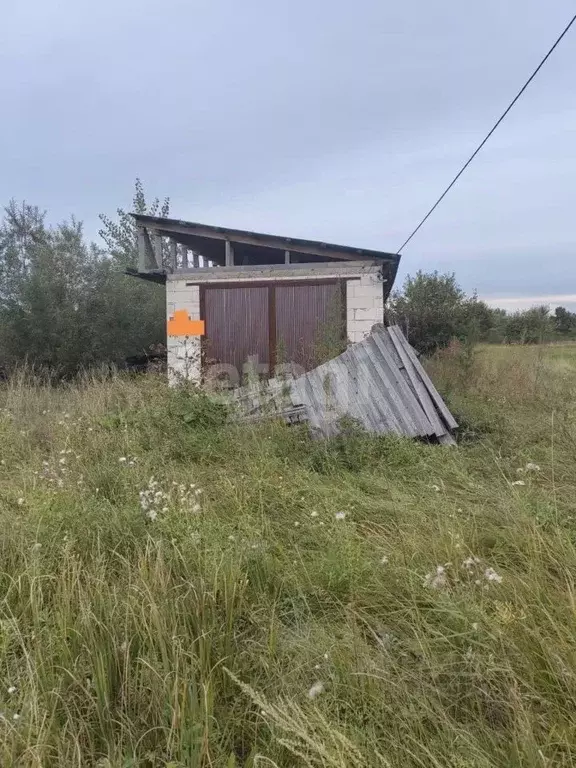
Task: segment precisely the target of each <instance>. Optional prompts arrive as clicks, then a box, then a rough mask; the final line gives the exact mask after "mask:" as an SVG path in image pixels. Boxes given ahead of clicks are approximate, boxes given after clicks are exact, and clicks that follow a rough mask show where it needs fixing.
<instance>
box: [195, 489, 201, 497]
mask: <svg viewBox="0 0 576 768" xmlns="http://www.w3.org/2000/svg"><path fill="white" fill-rule="evenodd" d="M194 493H195V495H196V496H200V494H201V493H202V488H196V490H195V491H194Z"/></svg>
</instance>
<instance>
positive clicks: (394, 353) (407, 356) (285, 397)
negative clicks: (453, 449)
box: [236, 326, 458, 444]
mask: <svg viewBox="0 0 576 768" xmlns="http://www.w3.org/2000/svg"><path fill="white" fill-rule="evenodd" d="M236 398H237V400H238V403H239V405H240V406H241V409H242V410H243V411H244V412H245V413H249V414H251V415H252V417H254V416H255V415H256V414H258V413H261V414H263V415H264V414H267V415H270V413H274V412H276V413H278V415H281V414H282V412H289V411H290V408H293V407H296V406H304V407H305V408H306V414H307V419H308V422H309V424H310V426H311V427H312V428H313V429H314V431H316V432H317V433H319V434H321V435H323V436H325V437H329V436H331V435H335V434H337V433H338V431H339V429H340V424H341V420H342V418H343V417H348V418H350V419H353V420H355V421H356V422H358V423H359V424H361V425H362V426H363V427H364V428H365V429H366V430H367V431H368V432H372V433H376V434H384V433H393V434H397V435H405V436H407V437H430V438H437V439H438V440H439V441H440V442H442V443H445V444H454V443H455V441H454V438H453V436H452V432H453V431H454V430H455V429H456V428H457V426H458V424H457V423H456V420H455V419H454V417H453V416H452V414H451V413H450V411H449V410H448V408H447V407H446V404H445V403H444V401H443V400H442V398H441V397H440V395H439V394H438V392H437V390H436V388H435V387H434V384H433V383H432V381H431V380H430V377H429V376H428V374H427V373H426V371H425V370H424V369H423V367H422V365H421V364H420V361H419V360H418V357H417V355H416V353H415V351H414V350H413V349H412V347H411V346H410V344H409V343H408V341H407V340H406V338H405V336H404V335H403V334H402V332H401V330H400V328H399V327H398V326H391V327H390V328H384V327H383V326H381V327H375V328H374V329H373V330H372V333H371V334H370V335H369V336H368V337H367V338H366V339H364V341H361V342H359V343H357V344H353V345H352V346H350V347H348V349H347V350H346V351H345V352H343V353H342V354H341V355H338V357H335V358H334V359H333V360H329V361H328V362H327V363H324V364H323V365H320V366H318V367H317V368H314V369H313V370H312V371H309V372H308V373H306V374H304V375H303V376H300V377H298V378H296V379H292V380H284V381H280V380H278V379H271V380H270V381H269V382H268V384H267V386H266V387H265V388H264V389H263V390H259V391H258V392H256V391H255V390H254V389H253V388H244V389H242V390H239V391H238V392H237V395H236Z"/></svg>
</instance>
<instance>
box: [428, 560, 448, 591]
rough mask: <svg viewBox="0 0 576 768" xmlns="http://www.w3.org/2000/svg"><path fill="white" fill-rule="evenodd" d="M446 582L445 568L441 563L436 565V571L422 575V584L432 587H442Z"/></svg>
mask: <svg viewBox="0 0 576 768" xmlns="http://www.w3.org/2000/svg"><path fill="white" fill-rule="evenodd" d="M447 584H448V579H447V578H446V568H445V567H444V566H443V565H437V566H436V573H427V574H426V576H425V577H424V586H425V587H431V588H432V589H443V588H444V587H445V586H446V585H447Z"/></svg>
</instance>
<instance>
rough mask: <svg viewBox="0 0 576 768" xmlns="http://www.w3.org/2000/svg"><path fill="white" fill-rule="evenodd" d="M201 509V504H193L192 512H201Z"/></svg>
mask: <svg viewBox="0 0 576 768" xmlns="http://www.w3.org/2000/svg"><path fill="white" fill-rule="evenodd" d="M201 509H202V507H201V506H200V504H193V505H192V512H200V510H201Z"/></svg>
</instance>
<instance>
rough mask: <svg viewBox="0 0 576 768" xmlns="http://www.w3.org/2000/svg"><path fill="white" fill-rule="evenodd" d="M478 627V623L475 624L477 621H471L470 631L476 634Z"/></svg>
mask: <svg viewBox="0 0 576 768" xmlns="http://www.w3.org/2000/svg"><path fill="white" fill-rule="evenodd" d="M479 626H480V625H479V624H478V622H477V621H473V622H472V629H473V630H474V632H476V631H477V630H478V627H479Z"/></svg>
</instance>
